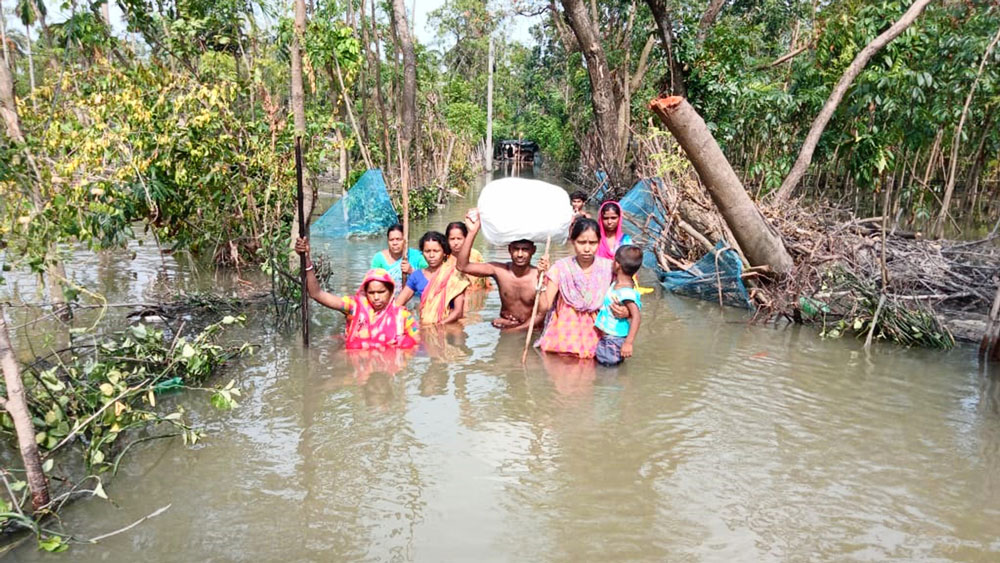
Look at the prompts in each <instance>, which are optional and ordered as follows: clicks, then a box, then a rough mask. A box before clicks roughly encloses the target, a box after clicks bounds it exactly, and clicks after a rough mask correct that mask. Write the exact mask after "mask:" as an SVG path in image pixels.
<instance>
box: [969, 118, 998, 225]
mask: <svg viewBox="0 0 1000 563" xmlns="http://www.w3.org/2000/svg"><path fill="white" fill-rule="evenodd" d="M992 123H993V116H992V115H987V116H986V122H985V123H984V124H983V134H982V135H980V136H979V145H978V146H977V147H976V156H975V157H974V160H973V161H972V168H971V169H970V170H969V176H968V177H967V178H966V179H965V192H966V193H967V194H970V197H971V201H970V203H969V206H968V209H969V212H970V213H973V214H974V213H975V212H976V203H977V202H978V201H979V177H980V176H982V174H983V166H985V165H986V140H987V139H988V138H989V136H990V132H991V131H992V130H991V129H990V126H991V125H992Z"/></svg>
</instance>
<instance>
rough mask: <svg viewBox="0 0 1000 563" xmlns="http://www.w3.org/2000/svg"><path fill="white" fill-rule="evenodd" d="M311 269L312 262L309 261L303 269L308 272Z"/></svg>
mask: <svg viewBox="0 0 1000 563" xmlns="http://www.w3.org/2000/svg"><path fill="white" fill-rule="evenodd" d="M312 269H313V265H312V263H310V264H309V265H307V266H306V270H305V271H307V272H308V271H309V270H312Z"/></svg>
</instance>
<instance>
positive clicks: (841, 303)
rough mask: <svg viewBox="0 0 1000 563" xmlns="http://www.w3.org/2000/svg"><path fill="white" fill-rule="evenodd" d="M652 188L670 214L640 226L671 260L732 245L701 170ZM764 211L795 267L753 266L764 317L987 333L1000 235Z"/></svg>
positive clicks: (902, 330) (936, 333)
mask: <svg viewBox="0 0 1000 563" xmlns="http://www.w3.org/2000/svg"><path fill="white" fill-rule="evenodd" d="M652 192H653V196H654V200H655V201H656V205H657V207H659V210H660V211H662V212H663V216H664V217H665V219H664V220H663V221H658V220H656V219H655V218H653V219H652V220H646V222H645V224H644V225H639V227H640V228H642V229H643V230H644V231H645V232H646V235H647V237H652V238H655V245H654V249H655V253H656V255H657V261H658V262H659V265H660V267H661V268H662V269H664V270H676V269H679V268H680V269H684V268H686V267H688V266H690V264H691V263H692V262H693V261H694V260H696V259H697V258H698V257H699V256H701V255H703V254H704V253H705V252H706V251H708V250H709V248H710V246H711V245H713V244H714V243H715V242H717V241H719V240H722V239H725V240H726V241H727V242H729V243H730V244H732V241H733V237H732V236H731V234H730V233H729V232H728V229H727V227H726V224H725V222H724V221H723V220H722V217H721V216H720V215H719V213H718V212H717V211H716V210H715V206H714V204H713V203H712V201H711V199H710V198H709V197H708V196H707V195H706V193H705V191H704V189H703V188H701V187H700V186H699V185H698V180H697V178H696V177H694V176H693V175H692V174H676V175H674V176H673V177H671V175H669V174H667V175H666V181H665V182H664V183H663V184H662V185H658V186H654V187H653V189H652ZM761 210H762V213H763V214H764V215H765V217H767V219H768V221H769V223H770V224H771V225H772V226H773V227H774V228H775V229H777V231H778V232H779V233H780V234H781V236H782V239H783V240H784V242H785V246H786V247H787V249H788V251H789V253H790V254H791V255H792V258H793V260H794V269H793V271H792V273H791V274H790V275H788V276H785V277H783V278H781V279H778V280H776V279H773V278H771V277H769V276H768V275H767V272H766V270H763V269H760V268H749V269H747V270H746V271H745V272H744V280H745V281H746V282H747V285H748V289H749V294H750V298H751V301H752V302H753V304H754V305H755V306H756V313H755V315H754V319H755V320H756V321H757V322H768V321H773V320H776V319H779V318H784V319H787V320H789V321H793V322H815V323H820V324H822V330H823V333H824V334H825V335H827V336H830V337H837V336H840V335H843V334H846V333H854V334H856V335H858V336H859V337H864V338H875V339H883V340H888V341H892V342H897V343H899V344H903V345H907V346H912V345H917V346H926V347H932V348H939V349H949V348H951V347H952V346H954V342H955V336H958V337H959V338H962V339H965V340H978V339H979V338H980V337H981V335H982V331H983V326H985V322H984V321H983V320H982V319H984V318H985V313H986V312H987V311H988V310H989V308H990V304H991V303H992V301H993V294H994V290H995V288H996V286H997V278H998V276H1000V247H998V245H997V244H995V241H996V240H1000V239H998V237H996V236H993V237H988V238H986V239H983V240H979V241H970V242H959V241H948V240H938V241H932V240H924V239H922V238H921V236H920V234H919V233H912V232H900V231H898V230H895V229H893V228H892V226H891V225H889V224H886V225H883V219H882V218H881V217H873V218H869V219H857V218H854V217H851V216H850V214H848V213H846V212H843V211H840V210H836V209H831V208H828V207H821V206H818V205H813V206H806V205H803V204H800V203H798V202H787V203H783V204H781V205H777V206H767V205H764V206H762V209H761ZM650 223H656V224H657V226H659V227H662V230H661V231H660V232H659V234H657V235H653V234H651V233H653V232H654V231H656V230H660V229H651V228H650ZM659 223H663V224H662V225H659ZM887 223H888V222H887ZM883 241H884V242H883ZM737 250H739V249H737ZM744 263H746V260H745V259H744ZM883 280H884V283H883ZM869 335H870V336H869Z"/></svg>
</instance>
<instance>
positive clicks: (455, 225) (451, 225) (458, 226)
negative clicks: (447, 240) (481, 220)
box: [444, 221, 469, 237]
mask: <svg viewBox="0 0 1000 563" xmlns="http://www.w3.org/2000/svg"><path fill="white" fill-rule="evenodd" d="M452 229H458V230H460V231H462V236H463V237H467V236H469V227H466V226H465V223H463V222H461V221H452V222H451V223H448V228H446V229H445V230H444V234H446V235H450V234H451V230H452Z"/></svg>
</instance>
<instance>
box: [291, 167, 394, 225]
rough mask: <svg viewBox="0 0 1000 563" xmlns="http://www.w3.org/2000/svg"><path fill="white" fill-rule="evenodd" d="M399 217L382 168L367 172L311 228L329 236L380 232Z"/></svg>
mask: <svg viewBox="0 0 1000 563" xmlns="http://www.w3.org/2000/svg"><path fill="white" fill-rule="evenodd" d="M398 220H399V216H398V215H397V214H396V208H395V207H393V206H392V199H390V198H389V191H388V190H387V189H386V186H385V178H383V177H382V171H381V170H378V169H375V170H369V171H367V172H365V173H364V175H363V176H361V178H359V179H358V181H357V183H356V184H354V185H353V186H351V189H349V190H347V195H345V196H344V197H342V198H340V200H338V201H337V203H334V204H333V205H332V206H330V209H327V210H326V213H324V214H323V215H322V216H321V217H320V218H319V219H317V220H316V222H315V223H313V224H312V226H311V227H310V228H309V231H310V233H311V234H312V235H313V236H320V237H328V238H346V237H356V236H357V237H360V236H371V235H380V234H383V233H384V232H385V230H386V229H387V228H389V227H390V226H391V225H393V224H394V223H396V222H397V221H398Z"/></svg>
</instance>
